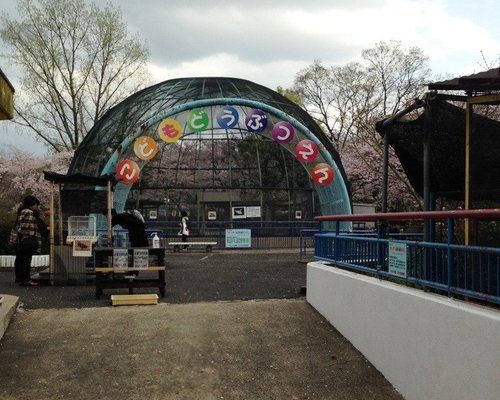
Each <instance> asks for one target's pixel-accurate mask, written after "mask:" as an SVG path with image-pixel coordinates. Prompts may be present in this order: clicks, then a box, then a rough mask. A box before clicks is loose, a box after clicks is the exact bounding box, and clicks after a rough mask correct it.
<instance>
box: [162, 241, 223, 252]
mask: <svg viewBox="0 0 500 400" xmlns="http://www.w3.org/2000/svg"><path fill="white" fill-rule="evenodd" d="M168 244H169V246H174V253H178V252H179V251H181V248H182V247H184V246H187V247H196V246H202V247H205V251H206V252H207V253H210V252H212V248H213V247H214V246H217V242H169V243H168ZM187 247H186V248H187Z"/></svg>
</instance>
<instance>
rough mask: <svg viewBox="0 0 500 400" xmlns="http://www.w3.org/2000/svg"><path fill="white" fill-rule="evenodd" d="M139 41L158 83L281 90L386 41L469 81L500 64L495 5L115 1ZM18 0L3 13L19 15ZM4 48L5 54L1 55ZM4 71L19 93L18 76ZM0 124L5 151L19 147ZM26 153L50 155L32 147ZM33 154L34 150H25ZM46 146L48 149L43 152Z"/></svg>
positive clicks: (409, 0)
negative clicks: (234, 80)
mask: <svg viewBox="0 0 500 400" xmlns="http://www.w3.org/2000/svg"><path fill="white" fill-rule="evenodd" d="M112 3H113V4H116V5H118V6H119V7H120V8H121V10H122V13H123V19H124V21H125V22H126V23H127V24H128V26H129V31H130V32H131V33H137V34H139V36H140V37H141V38H142V39H143V40H145V41H146V43H147V45H148V47H149V49H150V51H151V59H150V61H151V65H150V71H151V74H152V76H153V83H157V82H161V81H164V80H167V79H172V78H180V77H192V76H231V77H238V78H243V79H249V80H251V81H254V82H256V83H259V84H262V85H264V86H267V87H269V88H271V89H276V87H277V86H282V87H290V86H291V85H292V84H293V80H294V76H295V74H296V73H297V72H298V71H300V70H301V69H302V68H305V67H307V66H308V65H310V64H312V63H313V61H314V60H320V61H322V62H323V63H324V64H325V65H343V64H346V63H348V62H350V61H355V60H357V59H359V57H360V55H361V51H362V50H364V49H368V48H372V47H373V46H374V45H375V43H377V42H379V41H389V40H399V41H401V42H402V44H403V46H404V47H410V46H417V47H419V48H421V49H422V50H423V51H424V53H425V54H426V55H427V56H428V57H429V65H430V67H431V69H432V71H433V73H434V74H447V75H450V76H461V75H469V74H471V73H475V72H479V71H481V70H483V69H484V68H483V67H482V66H481V65H480V62H481V57H482V56H481V51H482V52H483V53H484V54H485V56H486V58H487V60H488V61H490V62H495V63H496V66H498V65H499V62H498V59H499V55H500V23H499V21H500V7H499V6H498V2H497V1H496V0H478V1H474V0H429V1H425V0H273V1H271V0H252V1H240V0H141V1H138V0H114V1H112ZM15 5H16V1H15V0H0V10H7V12H8V13H9V15H11V16H12V15H15ZM2 53H5V49H3V48H2V49H0V54H2ZM0 67H1V68H2V70H3V71H4V72H5V73H6V75H7V76H8V77H9V79H10V80H11V82H12V83H13V84H14V86H15V87H16V90H17V91H18V92H19V91H20V90H21V88H20V86H19V85H18V84H17V82H18V76H17V72H16V70H15V68H14V67H13V66H11V65H8V64H7V62H6V60H5V58H4V57H2V56H1V55H0ZM9 136H13V135H12V127H11V123H5V122H1V123H0V148H1V147H2V145H3V144H5V143H12V142H13V139H12V138H10V137H9ZM16 140H17V142H16V143H17V144H18V145H19V147H23V148H27V149H29V151H33V152H35V151H36V152H37V153H43V152H44V150H43V148H42V149H38V150H36V147H35V146H33V144H32V143H31V144H30V140H32V139H28V138H23V139H19V138H17V139H16ZM25 146H28V147H25ZM38 147H40V146H38Z"/></svg>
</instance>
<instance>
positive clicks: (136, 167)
mask: <svg viewBox="0 0 500 400" xmlns="http://www.w3.org/2000/svg"><path fill="white" fill-rule="evenodd" d="M68 173H70V174H73V173H82V174H86V175H92V176H100V175H107V174H115V175H116V179H117V180H118V183H117V185H116V187H115V193H114V207H115V208H116V209H117V210H118V211H122V210H123V209H130V208H137V209H140V210H142V211H148V210H149V212H155V213H157V217H158V219H166V220H168V219H175V218H176V217H177V215H178V214H179V211H180V210H188V211H189V213H190V214H191V215H192V216H193V219H197V220H199V221H201V220H205V219H207V218H210V219H211V216H214V215H216V219H217V220H231V219H233V218H238V217H241V216H238V215H236V214H235V212H234V210H235V208H236V209H237V208H238V207H239V206H242V208H243V209H245V208H246V210H248V211H249V212H252V210H254V211H255V210H258V213H256V214H252V215H255V216H257V217H258V218H259V219H261V220H295V219H299V218H300V219H307V220H311V219H312V217H313V216H315V215H319V214H323V215H325V214H349V213H351V203H350V197H349V193H348V190H347V185H346V183H345V182H346V180H345V174H344V170H343V167H342V165H341V162H340V158H339V157H338V154H337V153H336V151H335V150H334V148H333V146H332V144H331V143H330V141H329V140H328V138H327V137H326V136H325V135H324V133H323V132H322V131H321V129H320V128H319V126H318V125H317V124H316V123H315V122H314V120H313V119H312V118H311V116H310V115H309V114H307V113H306V112H305V111H304V110H303V109H301V108H300V107H299V106H298V105H296V104H295V103H293V102H291V101H289V100H288V99H286V98H285V97H283V96H282V95H280V94H279V93H277V92H275V91H273V90H271V89H269V88H266V87H264V86H261V85H258V84H256V83H253V82H250V81H247V80H243V79H236V78H180V79H172V80H168V81H165V82H162V83H159V84H156V85H154V86H151V87H148V88H146V89H143V90H142V91H139V92H137V93H135V94H133V95H131V96H130V97H128V98H127V99H125V100H124V101H123V102H121V103H120V104H118V105H117V106H115V107H113V108H112V109H110V110H108V112H106V114H105V115H104V116H103V117H102V118H101V119H100V120H99V121H98V122H97V123H96V124H95V126H94V127H93V128H92V129H91V131H90V132H89V133H88V134H87V136H86V137H85V139H84V140H83V141H82V143H81V144H80V146H79V147H78V149H77V150H76V152H75V156H74V158H73V161H72V163H71V166H70V169H69V171H68ZM96 190H97V191H98V190H100V189H99V188H96ZM63 192H64V190H63ZM81 200H82V202H85V201H86V200H85V199H83V198H82V199H81ZM83 208H84V209H86V208H88V207H83ZM90 208H92V207H90ZM90 211H92V210H90ZM93 211H94V212H95V211H96V210H93ZM252 215H245V217H247V218H251V217H252Z"/></svg>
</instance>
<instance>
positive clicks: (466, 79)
mask: <svg viewBox="0 0 500 400" xmlns="http://www.w3.org/2000/svg"><path fill="white" fill-rule="evenodd" d="M428 88H429V90H454V91H464V92H465V93H466V94H467V95H468V96H473V95H478V94H481V93H491V92H493V91H497V90H498V91H500V68H492V69H489V70H487V71H483V72H479V73H477V74H472V75H467V76H462V77H459V78H453V79H448V80H445V81H441V82H434V83H430V84H429V85H428Z"/></svg>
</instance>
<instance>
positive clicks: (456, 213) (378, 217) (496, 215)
mask: <svg viewBox="0 0 500 400" xmlns="http://www.w3.org/2000/svg"><path fill="white" fill-rule="evenodd" d="M447 218H454V219H464V218H476V219H500V209H499V208H491V209H477V210H452V211H413V212H392V213H371V214H339V215H322V216H318V217H315V218H314V220H315V221H320V222H322V221H410V220H412V221H418V220H427V219H447Z"/></svg>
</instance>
